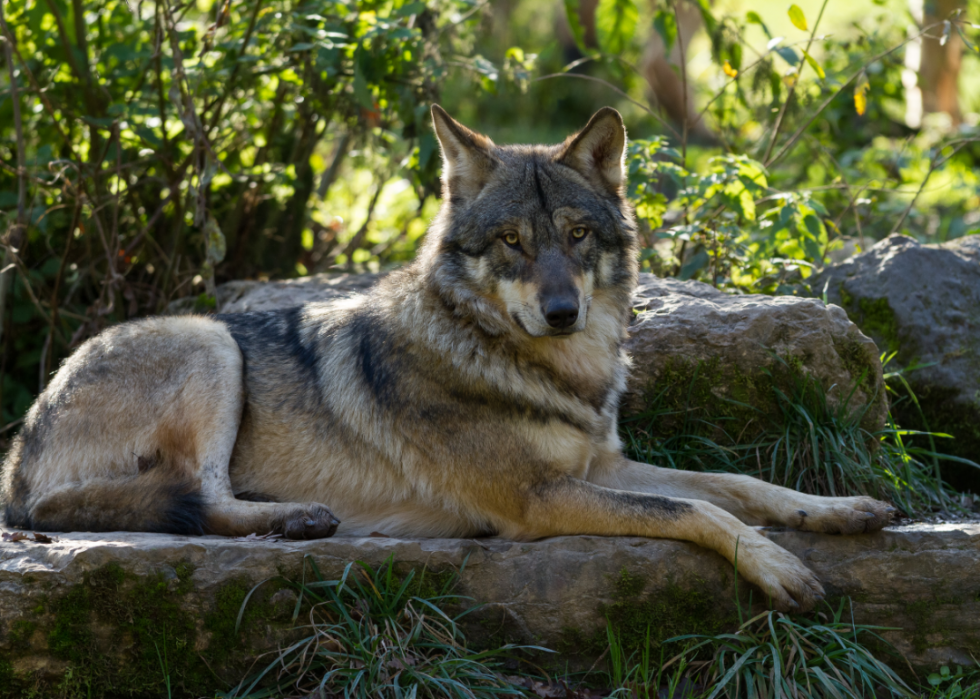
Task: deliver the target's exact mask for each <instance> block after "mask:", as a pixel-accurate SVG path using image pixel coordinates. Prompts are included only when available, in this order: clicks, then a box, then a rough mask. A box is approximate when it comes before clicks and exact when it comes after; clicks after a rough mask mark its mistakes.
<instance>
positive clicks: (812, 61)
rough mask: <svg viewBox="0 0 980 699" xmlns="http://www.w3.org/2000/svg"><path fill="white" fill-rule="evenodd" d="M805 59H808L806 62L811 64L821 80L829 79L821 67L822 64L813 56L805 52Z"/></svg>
mask: <svg viewBox="0 0 980 699" xmlns="http://www.w3.org/2000/svg"><path fill="white" fill-rule="evenodd" d="M803 58H805V59H806V62H807V63H809V64H810V67H811V68H813V72H814V73H816V74H817V76H818V77H819V78H820V79H821V80H823V79H824V78H826V77H827V74H826V73H824V72H823V68H821V67H820V64H819V63H817V61H816V59H815V58H814V57H813V56H811V55H810V54H809V53H807V52H806V51H804V52H803Z"/></svg>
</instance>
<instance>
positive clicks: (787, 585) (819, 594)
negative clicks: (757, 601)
mask: <svg viewBox="0 0 980 699" xmlns="http://www.w3.org/2000/svg"><path fill="white" fill-rule="evenodd" d="M738 572H739V573H740V574H741V575H742V576H743V577H744V578H745V579H746V580H748V581H749V582H751V583H754V584H755V585H758V586H759V588H761V589H762V592H763V593H764V594H766V595H767V596H768V597H769V599H771V600H772V605H773V606H774V607H775V608H776V609H778V610H780V611H783V612H808V611H810V610H811V609H813V606H814V605H815V604H816V603H817V602H819V601H820V600H822V599H823V596H824V591H823V587H822V586H821V585H820V581H819V580H817V576H816V575H814V574H813V571H811V570H810V569H809V568H807V567H806V566H805V565H803V561H801V560H800V559H799V558H797V557H796V556H794V555H793V554H791V553H790V552H789V551H787V550H786V549H783V548H780V547H779V546H777V545H776V544H774V543H772V542H771V541H769V540H768V539H766V538H765V537H763V536H761V535H760V536H759V539H758V540H750V541H746V540H744V539H742V540H741V541H740V543H739V549H738Z"/></svg>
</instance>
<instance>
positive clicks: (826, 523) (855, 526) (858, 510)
mask: <svg viewBox="0 0 980 699" xmlns="http://www.w3.org/2000/svg"><path fill="white" fill-rule="evenodd" d="M817 500H818V502H817V503H815V504H814V505H813V506H809V507H807V508H806V510H798V511H797V514H798V516H799V518H800V520H799V522H798V523H797V524H796V528H797V529H802V530H803V531H809V532H822V533H824V534H864V533H869V532H876V531H878V530H879V529H881V528H882V527H885V526H888V525H889V524H891V521H892V519H893V518H894V517H895V515H896V514H897V513H898V510H896V509H895V508H894V507H892V506H891V505H889V504H888V503H887V502H881V501H880V500H874V499H872V498H867V497H852V498H817Z"/></svg>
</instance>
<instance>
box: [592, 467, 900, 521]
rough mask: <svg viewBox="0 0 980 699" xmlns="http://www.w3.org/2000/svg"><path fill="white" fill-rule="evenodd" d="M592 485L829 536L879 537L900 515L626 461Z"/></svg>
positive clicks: (884, 506)
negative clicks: (705, 505) (687, 501)
mask: <svg viewBox="0 0 980 699" xmlns="http://www.w3.org/2000/svg"><path fill="white" fill-rule="evenodd" d="M589 480H591V481H593V482H595V483H597V484H599V485H604V486H607V487H610V488H621V489H623V490H632V491H637V492H643V493H656V494H659V495H666V496H669V497H678V498H691V499H695V500H705V501H707V502H710V503H712V504H714V505H717V506H718V507H720V508H722V509H723V510H725V511H727V512H730V513H732V514H733V515H735V516H736V517H738V518H739V519H740V520H742V521H743V522H745V523H746V524H757V525H758V524H762V525H780V526H786V527H792V528H794V529H801V530H803V531H812V532H823V533H827V534H862V533H865V532H874V531H878V530H879V529H881V528H882V527H884V526H886V525H887V524H889V523H890V522H891V521H892V517H893V515H894V514H895V512H896V510H895V508H894V507H892V506H891V505H889V504H888V503H886V502H881V501H880V500H875V499H873V498H869V497H864V496H859V497H839V498H838V497H821V496H818V495H807V494H806V493H800V492H797V491H795V490H791V489H789V488H783V487H782V486H778V485H772V484H771V483H766V482H765V481H761V480H759V479H758V478H752V477H750V476H741V475H736V474H731V473H698V472H695V471H681V470H677V469H672V468H658V467H657V466H650V465H649V464H642V463H639V462H636V461H629V460H627V459H625V458H624V459H622V460H620V461H618V462H612V463H611V464H610V466H609V467H608V468H605V469H599V470H598V472H596V473H595V475H594V476H593V477H590V479H589Z"/></svg>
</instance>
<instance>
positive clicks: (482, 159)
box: [432, 104, 496, 199]
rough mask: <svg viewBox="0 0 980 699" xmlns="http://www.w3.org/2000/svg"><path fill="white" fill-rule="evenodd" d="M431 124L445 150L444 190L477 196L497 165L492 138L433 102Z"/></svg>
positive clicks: (443, 165)
mask: <svg viewBox="0 0 980 699" xmlns="http://www.w3.org/2000/svg"><path fill="white" fill-rule="evenodd" d="M432 126H433V127H434V128H435V130H436V138H437V139H439V146H440V148H441V149H442V186H443V193H444V194H446V193H448V194H449V195H450V196H453V197H463V198H464V199H468V198H471V197H475V196H476V195H477V194H479V193H480V190H481V189H483V187H484V186H485V185H486V183H487V181H488V180H489V179H490V175H491V173H492V172H493V170H494V168H495V167H496V159H495V158H494V157H493V155H492V154H491V152H490V149H491V148H492V147H493V141H491V140H490V139H489V138H487V137H486V136H483V135H481V134H478V133H476V132H475V131H471V130H470V129H468V128H466V127H465V126H463V125H462V124H460V123H459V122H458V121H456V120H455V119H453V118H452V117H451V116H449V114H447V113H446V110H445V109H443V108H442V107H440V106H439V105H438V104H433V105H432Z"/></svg>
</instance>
